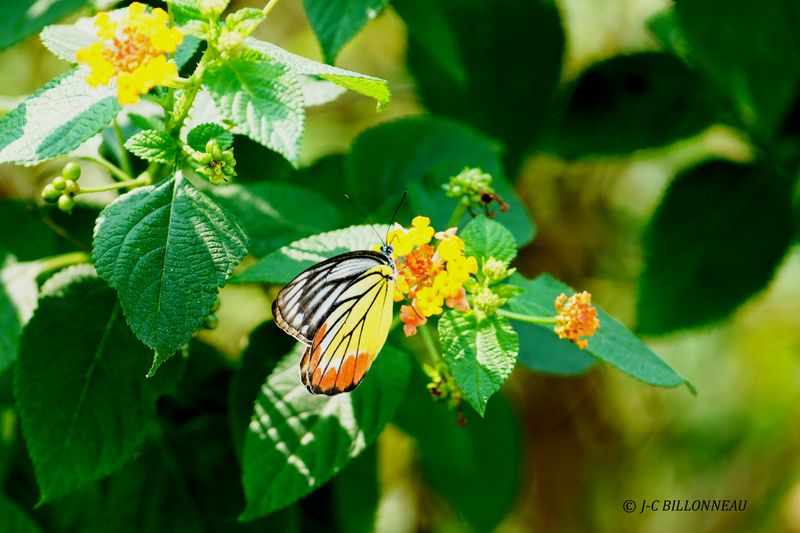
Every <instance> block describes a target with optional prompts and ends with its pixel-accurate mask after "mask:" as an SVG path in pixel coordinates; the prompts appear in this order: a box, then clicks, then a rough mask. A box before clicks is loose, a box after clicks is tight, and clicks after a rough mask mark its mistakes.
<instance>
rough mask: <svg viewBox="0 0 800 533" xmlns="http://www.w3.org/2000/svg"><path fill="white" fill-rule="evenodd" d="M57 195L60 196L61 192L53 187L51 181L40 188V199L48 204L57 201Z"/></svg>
mask: <svg viewBox="0 0 800 533" xmlns="http://www.w3.org/2000/svg"><path fill="white" fill-rule="evenodd" d="M59 196H61V192H59V191H58V190H57V189H56V188H55V187H53V184H52V183H48V184H47V185H45V186H44V188H43V189H42V199H43V200H44V201H45V202H47V203H48V204H54V203H56V202H57V201H58V197H59Z"/></svg>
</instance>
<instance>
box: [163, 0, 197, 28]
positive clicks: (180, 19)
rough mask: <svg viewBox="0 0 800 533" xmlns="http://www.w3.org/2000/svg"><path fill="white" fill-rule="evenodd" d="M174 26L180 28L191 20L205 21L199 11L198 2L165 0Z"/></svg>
mask: <svg viewBox="0 0 800 533" xmlns="http://www.w3.org/2000/svg"><path fill="white" fill-rule="evenodd" d="M166 2H167V6H168V7H169V12H170V14H171V15H172V17H173V18H174V19H175V24H178V25H179V26H182V25H184V24H186V23H188V22H190V21H192V20H200V21H205V20H206V17H204V16H203V13H202V11H201V9H200V0H166Z"/></svg>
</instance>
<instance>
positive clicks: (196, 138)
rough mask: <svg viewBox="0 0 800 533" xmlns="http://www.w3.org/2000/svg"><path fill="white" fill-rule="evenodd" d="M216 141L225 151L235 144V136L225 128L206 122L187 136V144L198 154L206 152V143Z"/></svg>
mask: <svg viewBox="0 0 800 533" xmlns="http://www.w3.org/2000/svg"><path fill="white" fill-rule="evenodd" d="M211 139H216V140H217V142H218V143H219V145H220V147H221V148H222V149H223V150H225V149H227V148H230V147H231V145H232V144H233V134H232V133H231V132H230V131H228V130H227V129H225V127H223V126H221V125H219V124H215V123H213V122H204V123H202V124H199V125H197V126H195V127H194V128H192V130H191V131H190V132H189V133H188V134H187V135H186V144H188V145H189V146H190V147H192V148H193V149H195V150H197V151H198V152H205V151H206V143H208V141H210V140H211Z"/></svg>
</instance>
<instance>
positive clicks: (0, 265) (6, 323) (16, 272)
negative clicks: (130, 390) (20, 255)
mask: <svg viewBox="0 0 800 533" xmlns="http://www.w3.org/2000/svg"><path fill="white" fill-rule="evenodd" d="M39 271H40V269H39V266H38V265H37V264H36V263H18V262H17V261H16V259H15V258H14V256H13V255H11V254H7V253H5V252H3V251H2V250H0V371H2V370H4V369H6V368H7V367H8V366H10V365H11V364H12V363H13V362H14V361H15V360H16V358H17V352H18V350H19V337H20V334H21V333H22V328H23V326H24V325H25V324H26V323H27V322H28V320H30V318H31V315H33V310H34V309H35V308H36V299H37V297H38V294H39V287H38V285H37V284H36V276H37V274H38V273H39Z"/></svg>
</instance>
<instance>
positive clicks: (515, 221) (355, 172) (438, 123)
mask: <svg viewBox="0 0 800 533" xmlns="http://www.w3.org/2000/svg"><path fill="white" fill-rule="evenodd" d="M498 152H499V149H498V146H497V144H496V143H494V142H493V141H491V140H490V139H488V138H486V137H484V136H483V135H481V134H480V133H478V132H476V131H475V130H473V129H472V128H470V127H467V126H464V125H462V124H459V123H457V122H453V121H450V120H446V119H441V118H435V117H414V118H408V119H402V120H396V121H392V122H387V123H384V124H381V125H379V126H377V127H374V128H371V129H369V130H367V131H365V132H364V133H362V134H361V135H359V136H358V137H357V138H356V140H355V141H354V143H353V146H352V148H351V149H350V153H349V154H348V156H347V162H346V164H347V190H348V191H349V192H350V194H351V195H352V197H353V201H354V202H355V203H356V205H359V206H362V207H364V209H367V210H369V211H370V212H372V213H377V214H379V216H381V217H385V219H386V221H387V222H388V221H389V219H390V217H391V216H392V212H393V211H394V209H395V206H396V205H397V202H398V201H399V200H400V195H401V194H402V191H403V188H404V187H408V201H407V202H406V203H405V204H404V205H403V206H401V209H400V213H399V215H398V220H399V221H401V222H402V221H410V220H411V219H412V218H413V217H414V216H415V215H419V214H424V215H427V216H429V217H430V218H431V223H432V225H433V226H434V227H436V228H443V227H445V226H446V225H447V223H448V221H449V220H450V217H451V215H452V213H453V210H454V209H455V207H456V202H455V200H453V199H452V198H448V197H447V196H446V195H445V192H444V189H443V188H442V186H443V185H444V184H445V183H447V181H448V180H449V179H450V178H451V177H452V176H455V175H456V174H458V173H459V172H461V171H462V170H463V169H464V168H465V167H479V168H480V169H482V170H483V171H484V172H487V173H489V174H491V175H492V176H493V181H492V186H493V187H494V188H495V190H496V192H497V194H499V195H500V196H502V197H503V198H504V199H505V201H506V202H508V204H509V206H510V208H509V210H508V211H507V212H505V213H501V212H498V213H496V220H497V221H498V222H500V223H502V224H503V225H504V226H505V227H507V228H508V229H509V230H510V231H511V233H512V234H513V235H514V239H515V240H516V241H517V243H519V244H520V246H522V245H524V244H527V243H528V242H530V241H531V240H532V239H533V236H534V234H535V232H536V228H535V226H534V224H533V222H532V221H531V219H530V216H529V215H528V212H527V210H526V208H525V205H524V204H523V203H522V202H521V201H520V200H519V198H518V197H517V195H516V193H515V192H514V189H513V188H512V187H511V185H510V184H509V183H508V181H507V180H506V179H505V178H504V176H503V170H502V166H501V163H500V160H499V159H498ZM367 183H368V184H370V186H369V187H365V186H364V184H367ZM467 221H469V216H468V215H464V216H463V217H462V218H461V220H460V221H459V224H458V226H459V227H462V226H463V225H464V224H466V223H467Z"/></svg>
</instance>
